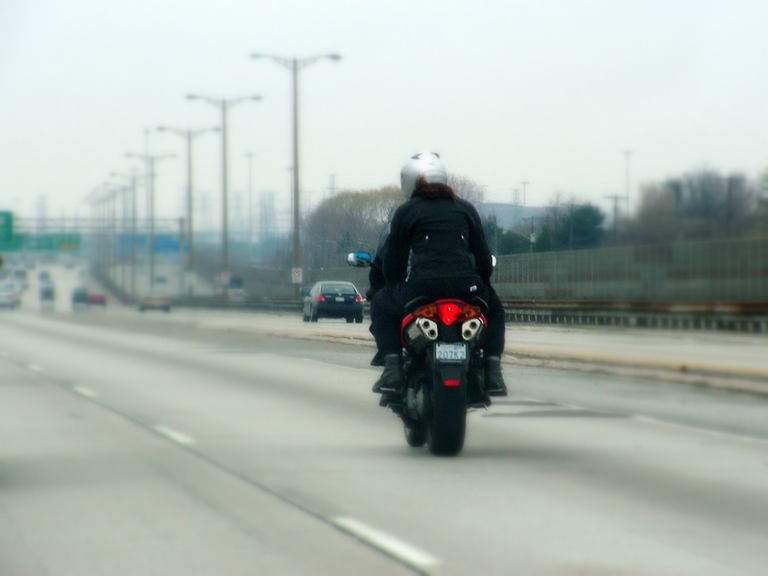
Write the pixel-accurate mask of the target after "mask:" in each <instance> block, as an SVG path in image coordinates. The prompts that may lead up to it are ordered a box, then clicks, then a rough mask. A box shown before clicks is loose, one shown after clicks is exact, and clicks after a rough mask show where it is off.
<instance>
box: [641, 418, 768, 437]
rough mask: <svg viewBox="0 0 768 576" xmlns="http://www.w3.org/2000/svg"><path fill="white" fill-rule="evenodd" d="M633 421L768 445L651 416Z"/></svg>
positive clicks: (733, 434) (728, 433) (735, 435)
mask: <svg viewBox="0 0 768 576" xmlns="http://www.w3.org/2000/svg"><path fill="white" fill-rule="evenodd" d="M632 418H633V419H634V420H637V421H638V422H643V423H645V424H651V425H654V426H663V427H667V428H674V429H676V430H685V431H686V432H697V433H699V434H706V435H707V436H714V437H716V438H724V439H727V440H740V441H742V442H759V443H762V444H766V443H768V440H766V439H765V438H756V437H754V436H744V435H742V434H737V433H735V432H722V431H720V430H710V429H708V428H700V427H698V426H690V425H688V424H678V423H676V422H668V421H666V420H659V419H657V418H653V417H651V416H640V415H637V414H636V415H634V416H632Z"/></svg>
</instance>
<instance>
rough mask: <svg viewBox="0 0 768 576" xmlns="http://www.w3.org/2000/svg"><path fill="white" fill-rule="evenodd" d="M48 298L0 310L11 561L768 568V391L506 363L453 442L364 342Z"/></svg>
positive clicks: (271, 567) (489, 568)
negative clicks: (423, 437)
mask: <svg viewBox="0 0 768 576" xmlns="http://www.w3.org/2000/svg"><path fill="white" fill-rule="evenodd" d="M56 278H57V283H58V284H59V285H60V286H62V287H63V286H64V285H65V283H67V282H69V284H68V285H67V288H69V287H71V285H75V284H77V283H78V282H80V281H83V280H82V279H81V278H80V277H79V276H78V272H77V271H76V270H73V271H64V270H58V271H57V272H56ZM60 292H61V293H62V294H63V293H64V290H63V289H62V290H61V291H60ZM30 296H31V294H28V296H27V297H26V298H25V305H24V307H23V308H22V310H20V311H15V312H11V311H4V312H2V313H0V574H1V575H3V576H16V575H25V576H26V575H38V574H40V575H42V574H46V575H78V576H82V575H91V574H110V575H122V574H125V575H129V574H130V575H135V574H142V575H155V574H157V575H161V574H162V575H168V574H172V575H175V574H179V575H185V576H186V575H198V574H199V575H203V574H205V575H210V574H227V575H239V574H249V575H250V574H414V573H430V574H432V573H434V574H547V575H549V574H551V575H566V574H567V575H576V574H632V575H636V574H654V575H656V574H670V575H672V574H674V575H680V574H692V575H693V574H696V575H699V574H729V575H730V574H765V573H766V570H767V567H768V546H766V542H768V418H766V413H767V412H768V400H766V399H764V398H761V397H758V396H748V395H740V394H734V393H727V392H723V391H717V390H708V389H702V388H696V387H687V386H681V385H675V384H664V383H661V382H646V381H642V380H634V379H631V378H617V377H611V376H601V375H598V374H584V373H576V372H567V371H563V370H552V369H547V368H541V367H539V368H533V367H515V366H508V367H507V368H506V375H507V379H508V381H509V382H510V383H511V384H512V391H513V392H512V394H511V396H510V397H508V398H505V399H499V400H497V401H496V402H495V403H494V405H493V406H492V407H491V409H489V410H487V411H477V412H474V413H472V414H470V416H469V422H468V437H467V442H466V446H465V449H464V451H463V452H462V453H461V455H460V456H459V457H457V458H435V457H432V456H430V455H429V454H428V453H427V452H426V451H425V450H422V449H412V448H409V447H407V446H406V445H405V442H404V440H403V438H402V433H401V429H400V427H399V425H398V421H397V419H396V418H395V417H394V416H393V415H392V414H391V413H388V412H386V411H384V410H382V409H381V408H379V407H378V406H377V402H376V400H377V399H376V398H375V397H374V396H373V395H372V394H371V393H370V386H371V384H372V382H373V381H374V380H375V378H376V375H377V373H378V370H375V369H373V368H371V367H369V366H368V361H369V359H370V356H371V352H372V351H371V349H370V348H369V347H365V346H359V345H349V344H345V343H343V342H340V341H338V340H337V339H336V340H332V341H324V340H322V339H319V340H306V339H297V338H295V337H291V335H290V334H283V335H276V334H266V333H258V332H252V333H251V332H247V331H231V330H221V329H216V328H215V326H214V325H210V326H206V324H205V322H202V323H200V322H198V323H196V324H191V323H189V322H185V321H181V320H180V319H183V318H184V317H185V316H184V314H179V315H177V314H176V313H175V312H173V313H171V314H169V315H166V314H164V313H156V314H143V315H142V314H139V313H138V312H136V311H134V310H127V309H121V310H113V309H111V308H112V307H108V310H107V311H101V310H92V311H87V312H82V313H71V312H70V311H69V306H68V300H64V301H62V304H61V305H59V303H58V302H57V306H56V309H55V311H41V310H39V306H37V305H36V303H35V302H34V301H33V300H34V298H30ZM66 296H68V294H66ZM199 314H204V313H199ZM217 321H220V316H219V315H216V314H212V315H211V323H212V324H215V322H217ZM290 321H291V320H289V319H287V318H286V319H285V322H290ZM276 322H279V320H276ZM298 325H299V326H301V324H298ZM333 326H335V323H334V322H332V321H329V322H323V321H321V322H320V323H318V324H317V325H315V326H308V328H307V329H313V330H317V331H319V332H321V331H323V330H326V331H327V330H328V329H329V327H333ZM339 326H345V325H344V324H343V322H342V323H340V324H339ZM302 329H304V327H302ZM344 329H346V328H344Z"/></svg>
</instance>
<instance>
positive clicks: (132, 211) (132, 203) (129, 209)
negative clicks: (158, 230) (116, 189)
mask: <svg viewBox="0 0 768 576" xmlns="http://www.w3.org/2000/svg"><path fill="white" fill-rule="evenodd" d="M111 176H121V177H123V178H127V179H128V180H129V182H130V184H129V185H128V187H126V188H125V189H124V191H123V192H124V194H123V234H124V238H125V239H126V241H127V239H128V238H130V245H131V249H130V255H126V254H125V246H124V244H125V242H123V244H122V245H121V249H120V255H121V256H120V258H121V267H122V268H124V267H125V260H126V259H129V260H130V266H131V281H130V295H131V297H130V300H131V301H134V300H135V299H136V182H137V180H138V177H137V175H136V169H135V168H134V169H133V170H132V171H131V173H130V174H120V173H118V172H112V173H111ZM128 191H130V193H131V198H130V200H128V201H126V198H125V196H126V194H125V193H127V192H128ZM128 219H130V235H129V234H128V230H129V226H128V224H127V220H128ZM128 256H130V258H128ZM122 268H121V269H122ZM125 284H126V282H125V279H123V291H124V292H125V293H128V292H129V291H128V287H127V286H126V285H125Z"/></svg>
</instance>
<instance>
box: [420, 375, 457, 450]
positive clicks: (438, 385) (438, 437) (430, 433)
mask: <svg viewBox="0 0 768 576" xmlns="http://www.w3.org/2000/svg"><path fill="white" fill-rule="evenodd" d="M436 380H437V378H436ZM429 402H430V406H429V411H428V414H427V418H426V427H425V428H426V443H427V449H428V450H429V451H430V453H432V454H434V455H435V456H456V455H457V454H458V453H459V452H461V449H462V448H463V447H464V436H465V433H466V429H467V386H466V382H463V383H462V385H461V386H458V387H456V388H446V387H445V386H443V385H442V382H435V383H434V385H433V386H432V391H431V392H430V394H429Z"/></svg>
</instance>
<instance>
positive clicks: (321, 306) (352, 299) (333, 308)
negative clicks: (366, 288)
mask: <svg viewBox="0 0 768 576" xmlns="http://www.w3.org/2000/svg"><path fill="white" fill-rule="evenodd" d="M302 317H303V320H304V322H310V321H312V322H317V320H318V318H321V317H322V318H346V320H347V322H358V323H360V322H362V321H363V297H362V296H361V295H360V292H359V291H358V290H357V288H355V285H354V284H352V282H340V281H326V282H318V283H317V284H315V285H314V286H313V287H312V289H311V290H310V291H309V292H308V293H306V292H305V296H304V309H303V312H302Z"/></svg>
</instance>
